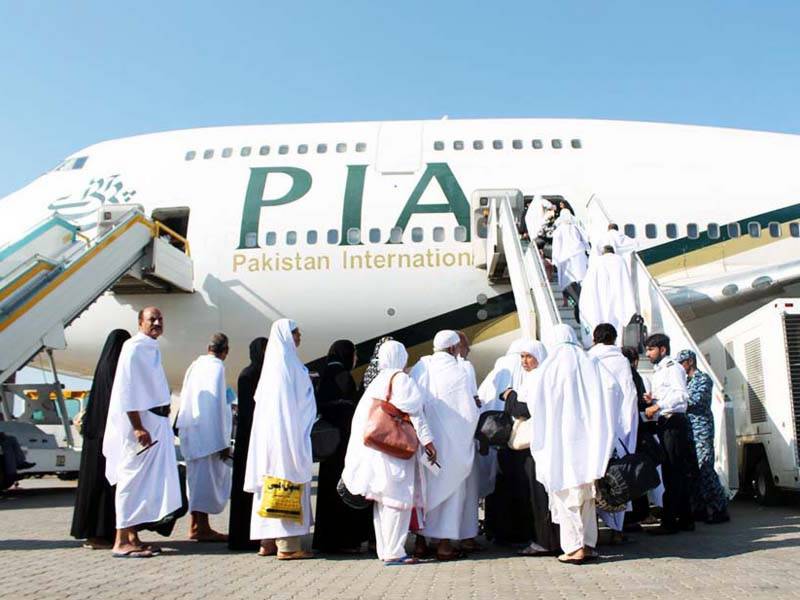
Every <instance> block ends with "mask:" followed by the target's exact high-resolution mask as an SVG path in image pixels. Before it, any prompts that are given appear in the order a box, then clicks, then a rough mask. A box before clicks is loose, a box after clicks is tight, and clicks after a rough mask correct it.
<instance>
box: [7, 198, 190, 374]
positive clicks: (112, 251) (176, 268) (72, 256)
mask: <svg viewBox="0 0 800 600" xmlns="http://www.w3.org/2000/svg"><path fill="white" fill-rule="evenodd" d="M193 278H194V273H193V265H192V259H191V258H190V255H189V247H188V242H187V241H186V240H185V239H184V238H182V237H181V236H179V235H178V234H177V233H175V232H173V231H171V230H169V229H168V228H167V227H165V226H164V225H162V224H161V223H158V222H155V221H151V220H150V219H148V218H147V217H145V215H144V213H143V210H142V207H141V206H140V205H112V206H106V207H103V208H101V209H100V210H99V212H98V225H97V228H96V234H95V236H94V237H93V238H89V237H86V236H85V235H83V234H82V233H81V232H80V230H79V228H78V227H77V226H75V225H73V224H72V223H70V222H68V221H66V220H64V219H63V218H61V217H60V216H57V215H55V216H51V217H49V218H48V219H46V220H44V221H43V222H41V223H39V224H38V225H36V226H35V227H34V228H33V229H31V230H30V231H28V232H27V233H26V234H25V235H24V236H22V237H21V238H20V239H19V240H17V241H15V242H13V243H10V244H8V245H6V246H5V247H3V248H2V249H0V383H2V382H4V381H6V380H7V379H8V378H9V377H11V376H12V375H13V374H14V373H15V372H16V371H17V370H18V369H20V368H21V367H22V366H24V365H25V364H26V363H27V362H28V361H29V360H30V359H31V358H33V357H34V356H35V355H36V354H37V353H38V352H39V351H41V350H42V349H43V348H44V349H51V350H52V349H63V348H65V347H66V340H65V336H64V329H65V328H66V327H67V326H68V325H69V324H70V323H71V322H72V321H73V320H75V319H76V318H77V317H78V316H79V315H80V314H81V313H82V312H83V311H84V310H86V309H87V308H88V307H89V306H90V305H91V304H92V303H94V301H95V300H97V298H98V297H99V296H101V295H102V294H103V293H105V292H106V291H109V290H111V291H112V292H113V291H117V292H119V291H124V292H125V293H135V292H148V293H153V292H169V291H178V292H192V291H193V289H194V287H193Z"/></svg>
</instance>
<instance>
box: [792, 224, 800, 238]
mask: <svg viewBox="0 0 800 600" xmlns="http://www.w3.org/2000/svg"><path fill="white" fill-rule="evenodd" d="M789 235H790V236H792V237H793V238H798V237H800V223H789Z"/></svg>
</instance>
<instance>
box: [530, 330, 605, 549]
mask: <svg viewBox="0 0 800 600" xmlns="http://www.w3.org/2000/svg"><path fill="white" fill-rule="evenodd" d="M553 335H554V338H555V340H556V345H555V346H554V348H553V349H552V351H551V352H550V355H549V356H548V358H547V360H545V361H544V363H543V364H542V366H541V367H539V368H538V369H536V370H535V371H534V375H533V381H532V382H531V387H532V390H531V394H530V395H529V396H528V405H529V407H530V412H531V414H532V415H535V417H534V419H533V426H532V436H531V437H532V439H531V453H532V454H533V458H534V460H535V461H536V479H538V480H539V481H540V482H541V483H542V485H544V487H545V490H546V491H547V493H548V495H549V498H550V510H551V512H552V515H553V521H554V522H556V523H562V522H563V523H564V524H565V525H567V527H565V531H564V532H563V533H562V538H561V544H562V549H563V550H564V551H566V552H570V551H571V550H569V549H568V547H565V546H570V545H571V544H573V543H574V538H575V537H576V535H577V534H575V531H577V532H578V533H581V532H582V534H583V535H586V536H587V537H586V538H585V539H586V540H587V541H590V540H591V538H592V532H591V530H586V528H585V527H584V525H583V522H584V520H583V516H582V515H583V513H584V511H585V510H588V509H590V510H591V512H592V515H594V511H595V509H594V482H595V481H596V480H597V479H599V478H600V477H602V476H603V475H604V474H605V472H606V467H607V465H608V459H609V458H610V457H611V452H612V450H613V447H614V428H615V424H616V422H617V418H618V417H617V406H618V402H619V394H620V390H619V386H618V385H617V384H616V382H614V381H612V378H610V377H609V378H608V380H607V381H604V380H603V377H602V375H601V371H600V368H601V367H600V364H599V363H598V361H597V360H596V359H593V358H591V357H589V356H588V355H587V354H586V352H584V351H583V349H581V348H580V347H579V346H578V345H577V340H576V339H575V332H574V331H573V330H572V328H571V327H569V326H568V325H557V326H556V327H555V328H554V331H553ZM584 504H590V507H587V506H584ZM570 531H572V534H571V533H570ZM592 543H596V540H595V541H594V542H592ZM587 545H592V544H588V543H587Z"/></svg>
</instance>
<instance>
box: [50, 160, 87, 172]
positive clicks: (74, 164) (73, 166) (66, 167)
mask: <svg viewBox="0 0 800 600" xmlns="http://www.w3.org/2000/svg"><path fill="white" fill-rule="evenodd" d="M87 160H89V157H88V156H76V157H75V158H68V159H67V160H65V161H64V162H62V163H61V164H60V165H58V166H57V167H56V168H55V169H54V171H77V170H78V169H82V168H83V165H85V164H86V161H87Z"/></svg>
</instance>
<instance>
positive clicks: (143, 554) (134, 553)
mask: <svg viewBox="0 0 800 600" xmlns="http://www.w3.org/2000/svg"><path fill="white" fill-rule="evenodd" d="M111 556H113V557H114V558H153V557H154V556H155V554H153V553H152V552H150V550H128V551H127V552H112V553H111Z"/></svg>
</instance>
